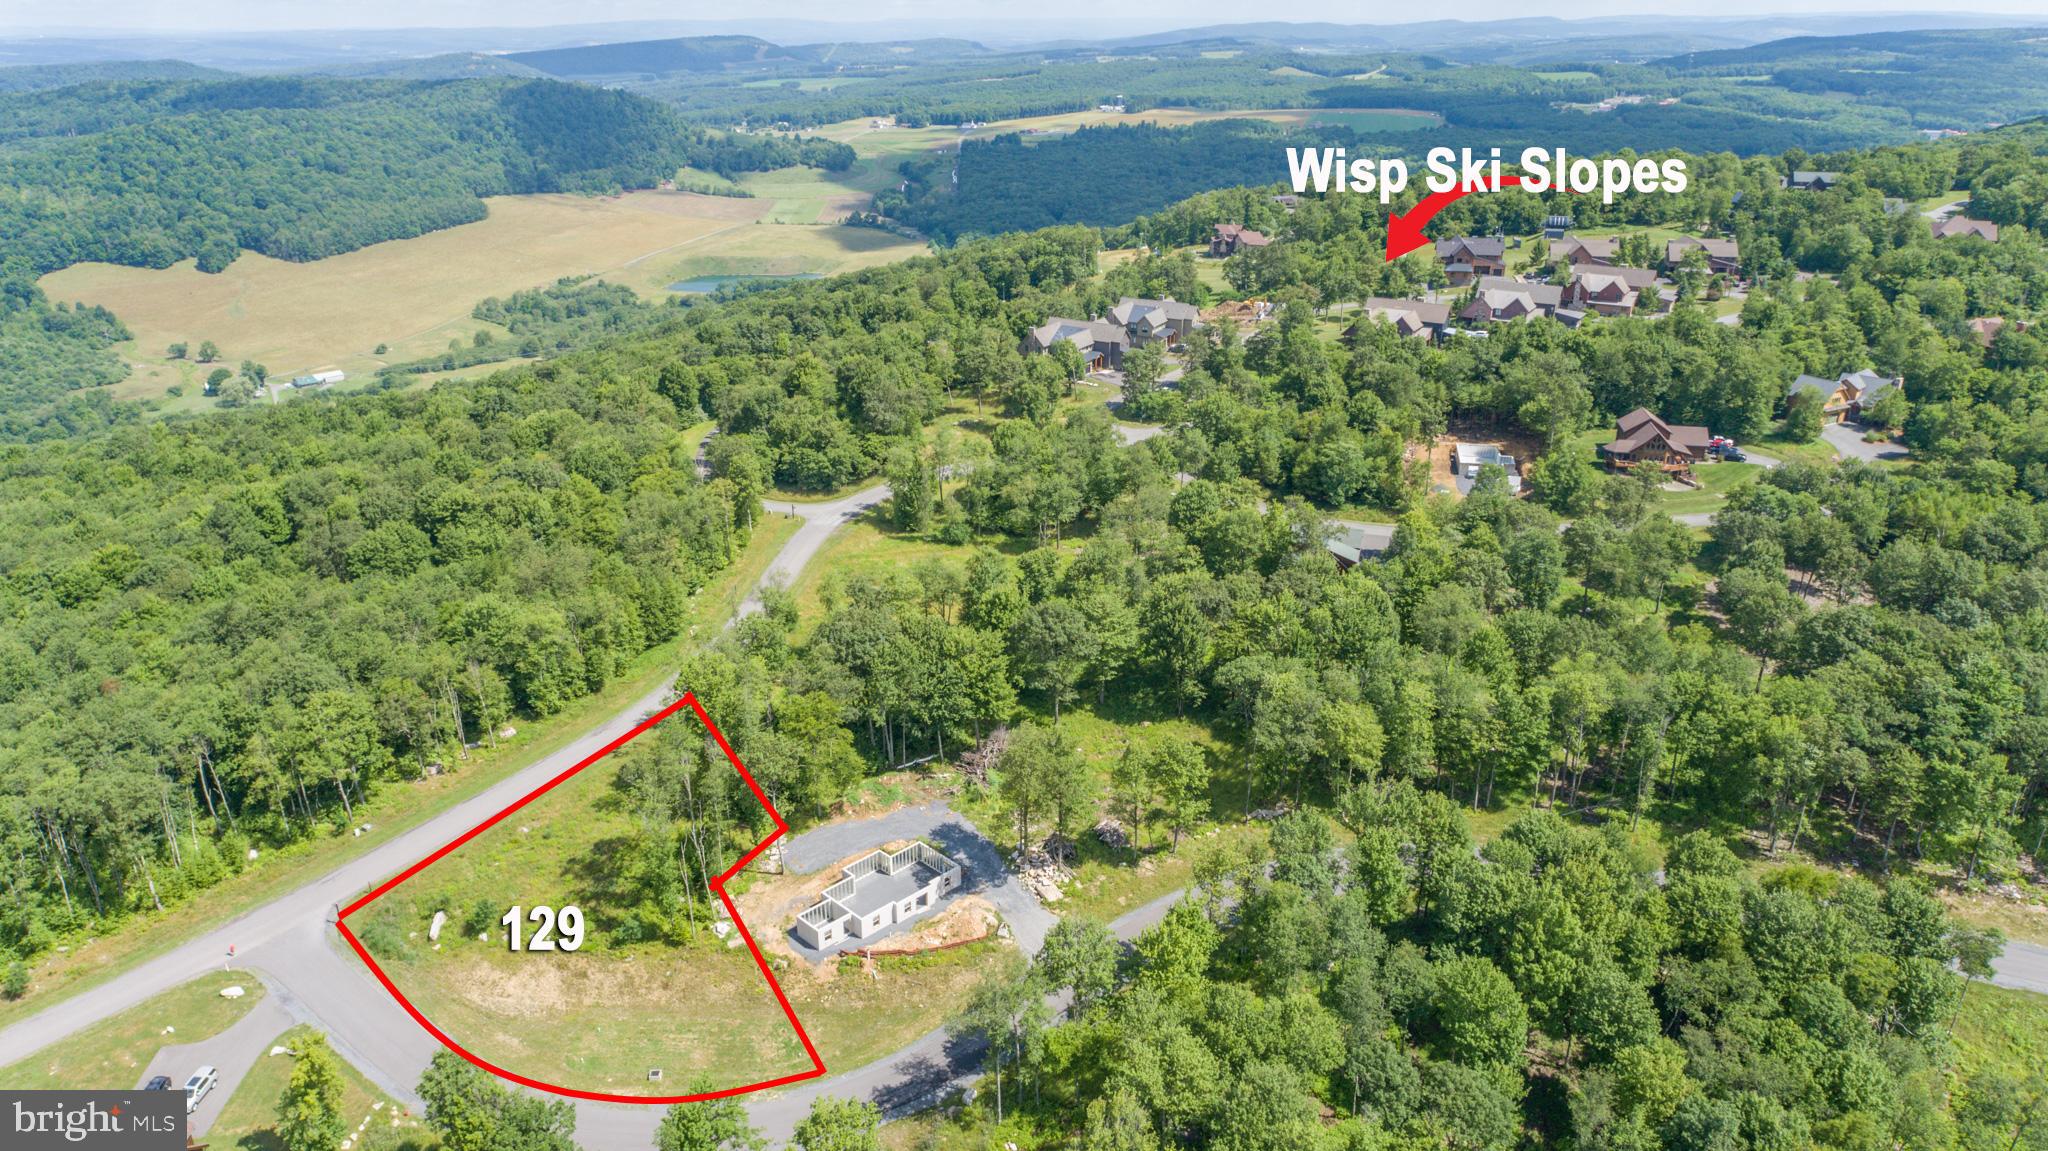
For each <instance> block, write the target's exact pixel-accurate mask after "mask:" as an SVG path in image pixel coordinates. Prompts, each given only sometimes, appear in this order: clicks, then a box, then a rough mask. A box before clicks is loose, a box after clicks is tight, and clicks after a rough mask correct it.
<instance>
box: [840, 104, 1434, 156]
mask: <svg viewBox="0 0 2048 1151" xmlns="http://www.w3.org/2000/svg"><path fill="white" fill-rule="evenodd" d="M1211 120H1270V121H1272V122H1274V123H1276V124H1290V125H1295V126H1304V125H1308V124H1343V125H1345V126H1347V127H1352V128H1356V129H1358V130H1360V131H1367V132H1405V131H1414V130H1420V129H1424V128H1431V127H1435V126H1436V125H1438V124H1440V123H1442V122H1443V121H1442V118H1441V117H1439V116H1438V115H1437V114H1436V113H1434V112H1424V111H1419V110H1417V109H1413V108H1244V109H1233V110H1218V109H1211V108H1147V109H1145V110H1143V111H1140V112H1100V111H1095V110H1092V109H1091V110H1089V111H1085V112H1057V113H1053V114H1051V115H1047V116H1024V117H1020V118H1018V119H1015V120H997V121H993V122H991V123H987V124H983V125H982V126H980V127H979V128H973V129H969V130H968V131H965V132H962V131H961V130H960V129H959V128H957V127H955V126H953V125H950V124H946V125H935V126H932V127H928V128H876V127H874V122H873V121H872V120H869V119H860V120H846V121H842V122H840V123H838V124H828V125H826V126H825V127H823V128H820V129H818V130H817V132H816V134H817V135H820V136H827V137H830V138H831V139H834V140H840V141H843V142H845V143H847V144H850V145H852V147H853V150H854V151H855V152H858V153H860V154H861V155H862V156H886V155H897V156H902V155H908V154H911V153H914V152H926V151H931V150H932V149H935V148H942V147H946V146H949V145H953V144H957V143H958V142H959V141H961V140H962V139H968V140H982V139H987V138H989V137H992V136H1000V135H1003V134H1005V133H1009V132H1023V133H1025V134H1026V135H1027V136H1029V135H1057V134H1061V133H1066V132H1072V131H1074V130H1075V129H1078V128H1085V127H1092V126H1096V125H1102V124H1158V125H1160V126H1162V127H1167V128H1179V127H1185V126H1187V125H1189V124H1203V123H1207V122H1209V121H1211Z"/></svg>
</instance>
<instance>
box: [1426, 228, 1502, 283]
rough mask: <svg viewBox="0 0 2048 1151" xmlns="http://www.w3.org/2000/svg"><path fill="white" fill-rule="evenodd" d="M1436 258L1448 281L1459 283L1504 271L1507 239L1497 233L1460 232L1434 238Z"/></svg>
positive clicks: (1469, 281) (1496, 274)
mask: <svg viewBox="0 0 2048 1151" xmlns="http://www.w3.org/2000/svg"><path fill="white" fill-rule="evenodd" d="M1436 258H1437V259H1439V260H1442V261H1443V264H1444V272H1445V273H1446V274H1448V275H1449V276H1450V278H1451V283H1453V284H1457V285H1459V286H1460V287H1462V286H1464V285H1466V284H1469V283H1471V282H1472V281H1474V280H1476V279H1478V278H1479V277H1481V276H1501V275H1506V274H1507V270H1508V249H1507V241H1505V240H1503V239H1502V238H1501V237H1499V236H1460V237H1458V238H1457V239H1454V240H1438V241H1437V242H1436Z"/></svg>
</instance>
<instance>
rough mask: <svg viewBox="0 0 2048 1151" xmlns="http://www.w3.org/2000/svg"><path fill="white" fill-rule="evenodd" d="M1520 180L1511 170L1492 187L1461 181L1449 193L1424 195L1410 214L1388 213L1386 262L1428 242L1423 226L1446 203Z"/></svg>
mask: <svg viewBox="0 0 2048 1151" xmlns="http://www.w3.org/2000/svg"><path fill="white" fill-rule="evenodd" d="M1521 182H1522V178H1521V177H1520V176H1517V175H1513V174H1512V173H1511V174H1509V175H1505V176H1502V177H1501V178H1500V183H1499V184H1497V185H1495V186H1493V187H1488V186H1487V185H1485V184H1475V185H1472V186H1471V187H1466V186H1465V185H1463V184H1460V185H1459V186H1457V187H1455V188H1452V189H1451V190H1450V191H1448V192H1431V193H1430V194H1429V195H1427V196H1424V197H1423V198H1422V201H1421V202H1420V203H1418V204H1416V205H1415V206H1414V207H1413V208H1410V209H1408V214H1407V215H1405V216H1402V215H1395V214H1389V215H1388V216H1387V261H1388V262H1389V263H1392V262H1393V261H1395V260H1398V259H1400V258H1401V257H1402V256H1405V255H1407V254H1408V253H1410V252H1412V251H1414V250H1415V249H1417V248H1420V247H1422V246H1423V245H1424V244H1427V243H1429V237H1428V236H1425V235H1423V234H1422V226H1423V225H1424V224H1427V223H1429V221H1430V219H1431V218H1432V217H1434V216H1435V215H1436V214H1437V213H1438V212H1441V211H1443V210H1444V206H1445V205H1447V204H1450V203H1453V202H1454V201H1456V200H1458V199H1460V198H1462V197H1463V196H1464V195H1465V194H1466V193H1468V192H1492V191H1498V190H1499V189H1501V188H1505V187H1507V186H1509V185H1510V184H1519V183H1521Z"/></svg>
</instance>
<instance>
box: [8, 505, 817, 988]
mask: <svg viewBox="0 0 2048 1151" xmlns="http://www.w3.org/2000/svg"><path fill="white" fill-rule="evenodd" d="M797 526H798V525H797V522H796V521H794V520H789V519H782V518H777V517H773V516H771V517H768V518H766V519H763V520H762V521H761V523H760V524H758V525H757V526H756V527H755V529H754V535H753V539H752V540H750V541H749V542H748V544H747V549H746V550H745V551H744V552H742V553H741V554H740V556H739V558H738V560H737V561H736V562H735V563H734V564H733V566H731V567H729V568H727V569H726V570H725V571H724V572H721V573H719V575H718V576H716V577H714V578H713V579H712V581H711V582H710V583H709V584H707V585H706V586H705V587H704V588H703V589H702V590H700V591H699V592H698V593H697V595H696V597H695V598H694V599H693V600H692V601H691V604H690V608H689V613H688V615H687V616H686V623H685V627H684V637H685V638H684V640H683V643H684V644H685V645H692V644H694V642H697V641H698V637H704V638H708V637H709V635H710V634H711V633H713V632H714V631H715V630H716V629H717V628H719V627H721V626H723V625H724V623H725V621H726V620H727V619H729V618H731V616H732V613H733V612H735V611H737V610H738V609H739V605H740V603H741V602H742V601H743V600H745V598H746V596H747V593H748V592H749V591H750V590H751V589H752V588H753V586H754V583H755V582H756V581H757V580H759V579H760V578H761V574H762V573H763V572H765V571H767V570H768V565H769V564H770V563H771V562H772V561H773V560H774V558H775V554H776V553H777V552H778V551H780V550H782V545H783V544H785V543H787V542H788V541H789V538H790V537H791V536H792V535H795V534H796V529H797ZM675 655H676V649H675V648H673V647H664V648H656V649H654V650H652V651H649V652H646V653H644V654H643V655H641V656H640V658H639V659H637V660H635V661H634V662H633V663H632V664H631V665H630V666H629V667H628V668H627V670H626V672H625V674H623V675H621V676H620V677H619V678H618V679H615V680H613V681H612V682H611V683H610V684H609V685H607V686H606V687H605V689H604V690H603V691H601V692H598V693H597V694H595V695H591V696H588V697H586V698H584V699H582V700H579V701H578V702H576V703H573V704H571V705H569V706H568V707H567V708H565V709H563V710H562V711H561V712H559V713H557V714H555V715H553V716H549V717H547V718H546V719H541V720H530V721H522V722H521V724H520V733H519V735H518V736H517V737H516V738H515V739H512V740H508V741H505V742H503V743H501V744H499V745H498V746H497V747H495V748H492V747H486V748H483V749H480V750H478V751H475V752H472V753H471V754H470V758H469V760H468V762H467V763H465V764H464V765H463V767H462V768H461V770H459V771H454V772H449V773H447V774H444V775H438V776H435V777H433V778H431V779H426V780H419V781H416V782H411V783H407V784H405V785H403V786H386V787H384V788H382V789H380V790H379V791H377V792H376V793H375V794H373V795H372V796H371V799H370V802H369V804H368V805H366V806H363V807H359V808H357V812H358V818H359V819H360V820H361V821H363V822H368V823H373V824H375V825H376V827H377V832H376V833H375V834H373V835H366V836H363V837H361V838H356V837H352V836H343V835H339V834H337V833H334V832H333V831H332V829H328V830H327V831H326V833H325V834H323V836H322V837H321V838H318V839H313V840H307V841H302V842H299V843H296V844H292V845H290V846H288V847H285V848H283V849H281V850H276V851H266V852H264V854H263V858H262V859H261V860H260V861H259V862H258V864H257V866H255V867H252V868H250V869H249V870H246V871H244V872H243V873H241V874H240V875H237V876H235V877H234V878H232V879H227V880H224V881H222V882H221V883H219V884H216V885H215V886H213V887H211V888H208V889H207V890H206V891H204V892H201V893H200V894H199V895H197V896H195V897H193V898H192V899H190V900H187V901H186V902H184V903H181V904H177V905H176V906H173V907H172V908H171V909H170V910H168V911H166V912H165V913H163V914H162V915H157V916H153V917H150V918H147V919H142V920H137V921H131V922H130V923H129V924H128V925H126V926H124V927H123V928H122V929H121V930H119V931H117V932H111V933H107V934H103V935H101V936H99V937H97V938H95V939H93V940H92V941H90V942H88V943H86V944H83V945H77V946H73V948H72V950H71V951H69V952H68V953H57V954H52V955H50V956H47V957H45V958H44V959H43V960H42V961H41V962H40V963H38V964H37V966H36V968H35V970H34V972H33V979H34V983H33V984H32V986H31V988H30V991H29V994H28V995H26V996H24V997H22V998H21V999H17V1000H13V1001H10V1002H0V1026H6V1025H7V1024H10V1023H13V1022H14V1021H16V1020H18V1019H21V1018H24V1017H26V1016H28V1015H31V1014H34V1013H35V1012H37V1011H40V1010H42V1009H43V1008H45V1007H47V1006H49V1005H50V1004H52V1003H54V1002H56V1001H57V1000H59V999H63V998H66V997H68V996H71V995H75V994H77V993H79V992H81V991H85V990H88V989H90V988H92V987H94V986H97V985H98V984H100V983H102V982H105V981H106V980H108V979H111V978H113V977H114V976H116V975H119V974H121V973H122V972H124V971H127V970H128V969H130V968H132V967H134V966H135V965H136V964H139V963H141V962H143V961H145V960H148V959H151V958H154V957H155V956H157V955H161V954H163V953H164V952H166V951H169V950H170V949H171V948H173V947H176V946H178V945H179V944H181V943H184V942H186V941H187V940H189V939H192V938H193V937H195V936H198V935H200V934H202V933H204V932H205V931H207V930H209V929H211V928H213V927H214V926H216V925H218V924H221V923H226V922H228V921H229V920H231V919H233V918H235V917H236V916H237V915H240V914H242V913H243V912H245V911H247V910H249V909H250V908H252V907H255V906H257V905H258V904H261V903H264V902H266V901H268V900H271V899H275V898H277V897H279V896H281V895H283V894H285V893H286V892H288V891H290V890H292V889H293V888H295V887H298V886H299V885H300V884H303V883H306V882H307V881H309V880H311V879H313V878H314V877H316V876H318V875H321V874H324V873H325V872H327V871H330V870H332V869H333V868H335V867H337V866H339V865H340V864H341V863H342V862H343V861H344V860H347V859H351V858H354V857H355V856H357V855H359V854H361V853H362V852H364V851H367V850H369V849H370V848H372V847H374V846H376V845H377V844H379V843H382V842H384V841H385V840H387V839H389V838H391V837H392V836H395V835H398V834H400V833H402V832H404V831H406V830H408V829H410V828H412V827H414V826H416V825H417V824H419V823H422V822H424V821H425V820H426V819H428V818H429V817H431V816H433V815H434V814H436V813H438V812H440V811H442V810H444V809H446V808H448V807H450V806H453V805H454V804H457V803H460V802H461V801H463V800H465V799H468V798H469V797H470V796H473V795H476V794H477V793H479V792H481V791H483V790H485V789H486V788H488V787H490V786H491V785H493V784H495V783H497V782H498V781H500V780H502V779H504V778H505V777H506V776H508V775H512V774H514V773H515V772H517V771H519V770H520V769H522V768H524V767H526V766H528V765H529V764H531V763H533V762H535V761H537V760H539V759H542V758H544V757H545V756H547V755H549V754H552V753H553V752H555V751H557V750H559V749H560V748H562V747H563V746H565V745H567V744H568V743H570V742H572V741H574V740H575V739H576V738H578V737H579V736H581V735H582V734H583V733H584V732H586V731H588V730H590V729H591V728H592V727H595V726H596V725H597V724H599V723H601V722H603V721H604V720H605V719H606V718H607V717H609V716H610V715H612V714H613V713H614V712H617V711H618V710H620V709H621V708H623V707H625V706H626V705H627V704H628V703H630V702H632V701H633V700H634V699H637V698H639V697H640V696H642V695H644V694H646V693H647V692H648V691H650V690H652V689H653V688H654V686H655V685H656V684H659V683H660V682H661V681H662V679H663V678H665V677H666V676H667V674H668V673H669V671H670V670H671V669H672V668H673V667H674V666H675Z"/></svg>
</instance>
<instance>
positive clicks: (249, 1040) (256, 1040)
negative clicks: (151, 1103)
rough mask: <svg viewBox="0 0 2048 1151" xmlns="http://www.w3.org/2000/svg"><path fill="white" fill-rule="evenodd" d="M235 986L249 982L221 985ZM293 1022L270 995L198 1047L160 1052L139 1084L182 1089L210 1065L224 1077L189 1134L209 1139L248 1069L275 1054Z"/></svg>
mask: <svg viewBox="0 0 2048 1151" xmlns="http://www.w3.org/2000/svg"><path fill="white" fill-rule="evenodd" d="M233 983H240V984H242V985H243V986H247V984H248V983H249V980H248V979H247V978H235V977H231V976H227V975H223V976H221V986H222V987H226V986H229V985H230V984H233ZM293 1022H294V1020H293V1019H292V1016H291V1012H290V1011H288V1010H286V1009H285V1006H284V1004H282V1003H281V1002H279V1000H278V997H277V996H275V995H265V996H264V997H263V999H262V1001H261V1002H259V1003H257V1004H256V1005H255V1006H254V1007H251V1008H250V1009H249V1013H248V1014H247V1015H244V1016H242V1018H241V1019H240V1020H238V1021H236V1022H235V1024H234V1025H233V1026H231V1027H229V1028H228V1029H227V1030H226V1031H223V1032H221V1033H220V1034H218V1035H215V1036H212V1037H210V1038H207V1039H202V1040H200V1041H199V1042H197V1043H174V1044H172V1045H170V1046H168V1047H164V1048H162V1049H160V1050H159V1051H157V1053H156V1058H154V1059H151V1060H150V1061H149V1066H148V1067H146V1068H144V1069H143V1072H142V1076H141V1077H140V1078H139V1079H137V1080H136V1081H135V1085H136V1086H137V1087H140V1086H142V1085H143V1084H145V1083H147V1082H149V1081H150V1080H151V1079H153V1078H155V1077H156V1076H158V1075H162V1076H165V1077H167V1078H169V1079H170V1081H171V1087H172V1089H173V1090H178V1091H182V1090H183V1089H184V1087H185V1080H186V1079H187V1078H189V1077H190V1076H191V1074H192V1073H193V1072H194V1071H197V1070H198V1069H199V1068H201V1067H206V1066H211V1067H212V1068H213V1069H214V1070H215V1071H216V1072H218V1073H219V1075H220V1085H219V1086H217V1087H215V1088H214V1089H213V1090H212V1091H210V1092H208V1093H207V1096H206V1098H205V1099H203V1100H201V1101H200V1103H199V1110H197V1111H194V1112H192V1113H191V1116H190V1117H189V1118H188V1119H186V1121H185V1126H186V1130H187V1131H188V1132H190V1133H191V1134H193V1135H204V1134H206V1132H207V1130H208V1129H209V1128H211V1127H212V1126H213V1121H214V1120H215V1119H218V1118H220V1112H221V1108H223V1107H225V1106H227V1102H228V1097H229V1096H231V1095H233V1094H234V1093H235V1084H238V1083H240V1082H241V1081H242V1077H243V1076H244V1075H247V1074H248V1073H249V1068H251V1067H253V1066H255V1065H256V1061H257V1060H258V1059H260V1058H262V1057H263V1055H264V1053H265V1052H267V1051H269V1050H270V1045H271V1042H272V1041H273V1040H275V1039H276V1038H277V1037H278V1036H280V1035H282V1034H284V1033H285V1031H286V1029H288V1028H290V1027H291V1025H292V1023H293Z"/></svg>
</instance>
